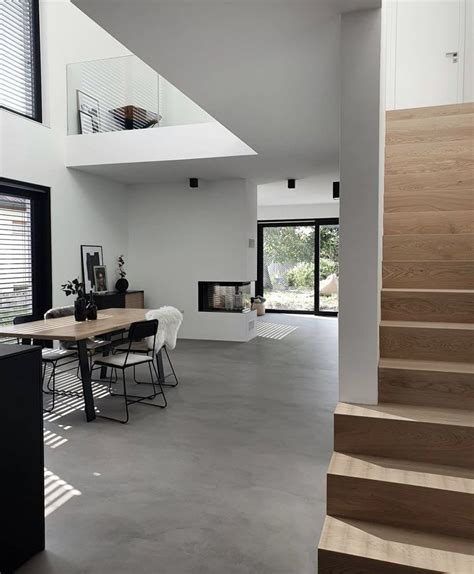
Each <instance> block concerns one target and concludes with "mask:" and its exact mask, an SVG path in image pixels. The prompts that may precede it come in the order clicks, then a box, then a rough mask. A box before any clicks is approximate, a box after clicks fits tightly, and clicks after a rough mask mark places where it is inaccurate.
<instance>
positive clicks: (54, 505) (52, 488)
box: [44, 467, 82, 516]
mask: <svg viewBox="0 0 474 574" xmlns="http://www.w3.org/2000/svg"><path fill="white" fill-rule="evenodd" d="M81 494H82V493H81V492H80V491H79V490H77V488H74V487H73V486H71V485H70V484H68V483H67V482H66V481H65V480H63V479H62V478H60V477H59V476H57V475H56V474H54V473H53V472H51V471H50V470H48V469H47V468H46V467H45V469H44V515H45V516H49V515H50V514H52V513H53V512H54V511H55V510H57V509H58V508H60V507H61V506H62V505H63V504H66V502H67V501H68V500H70V499H71V498H73V497H74V496H80V495H81Z"/></svg>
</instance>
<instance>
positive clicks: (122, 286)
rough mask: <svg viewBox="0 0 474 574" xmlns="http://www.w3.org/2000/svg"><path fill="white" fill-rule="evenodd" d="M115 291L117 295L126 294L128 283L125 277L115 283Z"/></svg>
mask: <svg viewBox="0 0 474 574" xmlns="http://www.w3.org/2000/svg"><path fill="white" fill-rule="evenodd" d="M115 289H116V290H117V291H118V292H119V293H126V292H127V289H128V281H127V280H126V279H125V277H121V278H120V279H119V280H118V281H117V283H115Z"/></svg>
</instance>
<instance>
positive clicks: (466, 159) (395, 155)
mask: <svg viewBox="0 0 474 574" xmlns="http://www.w3.org/2000/svg"><path fill="white" fill-rule="evenodd" d="M472 169H474V161H473V159H472V144H471V142H470V141H459V142H448V143H446V142H435V143H423V142H422V143H414V144H396V145H391V146H387V147H386V148H385V174H386V175H407V174H412V173H420V172H423V173H439V172H441V173H443V172H446V171H450V172H453V171H461V172H466V171H469V170H472Z"/></svg>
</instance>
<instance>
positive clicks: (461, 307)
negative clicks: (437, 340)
mask: <svg viewBox="0 0 474 574" xmlns="http://www.w3.org/2000/svg"><path fill="white" fill-rule="evenodd" d="M382 320H386V321H434V322H440V323H441V322H448V323H472V322H474V292H473V293H463V292H451V293H436V292H430V291H425V292H416V293H413V292H400V291H382Z"/></svg>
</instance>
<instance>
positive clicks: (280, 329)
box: [257, 321, 298, 340]
mask: <svg viewBox="0 0 474 574" xmlns="http://www.w3.org/2000/svg"><path fill="white" fill-rule="evenodd" d="M296 329H298V327H295V326H294V325H282V324H280V323H267V322H266V321H265V322H263V321H262V322H260V321H259V322H258V323H257V337H265V338H266V339H278V340H280V339H284V338H285V337H287V336H288V335H289V334H290V333H293V331H296Z"/></svg>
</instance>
